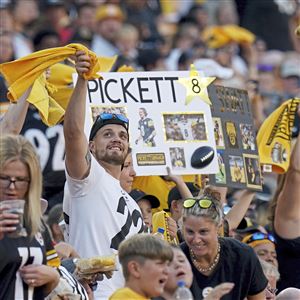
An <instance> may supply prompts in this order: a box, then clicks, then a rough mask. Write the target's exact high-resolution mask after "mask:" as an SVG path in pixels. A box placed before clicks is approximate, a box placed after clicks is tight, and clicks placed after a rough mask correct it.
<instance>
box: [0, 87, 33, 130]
mask: <svg viewBox="0 0 300 300" xmlns="http://www.w3.org/2000/svg"><path fill="white" fill-rule="evenodd" d="M30 91H31V87H30V88H28V89H27V90H26V91H25V93H24V94H23V95H22V96H21V97H20V98H19V100H18V101H17V103H11V104H10V106H9V107H8V111H7V112H6V113H5V115H4V116H3V118H2V120H1V121H0V133H1V134H19V133H20V132H21V130H22V127H23V125H24V121H25V118H26V114H27V110H28V107H29V103H28V102H27V98H28V96H29V94H30Z"/></svg>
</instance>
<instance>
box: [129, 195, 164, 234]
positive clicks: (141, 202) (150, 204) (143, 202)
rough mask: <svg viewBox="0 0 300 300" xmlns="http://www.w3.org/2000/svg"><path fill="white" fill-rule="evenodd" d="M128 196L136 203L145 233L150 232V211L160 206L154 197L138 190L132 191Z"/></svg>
mask: <svg viewBox="0 0 300 300" xmlns="http://www.w3.org/2000/svg"><path fill="white" fill-rule="evenodd" d="M129 195H130V196H131V197H132V198H133V199H134V200H135V201H136V203H137V204H138V206H139V207H140V209H141V212H142V216H143V219H144V223H145V225H146V228H145V232H152V209H153V208H158V207H159V206H160V202H159V200H158V199H157V198H156V197H155V196H153V195H147V194H145V193H144V192H143V191H141V190H138V189H135V190H132V191H131V192H130V193H129Z"/></svg>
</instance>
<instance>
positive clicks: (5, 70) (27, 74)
mask: <svg viewBox="0 0 300 300" xmlns="http://www.w3.org/2000/svg"><path fill="white" fill-rule="evenodd" d="M79 50H81V51H84V52H86V53H87V54H89V55H90V57H91V69H90V71H89V72H88V73H86V74H84V77H85V79H93V78H98V77H100V75H98V74H97V72H99V71H100V61H99V60H98V57H97V55H96V54H95V53H94V52H92V51H90V50H88V48H86V47H85V46H83V45H81V44H69V45H67V46H65V47H57V48H50V49H46V50H41V51H38V52H34V53H32V54H30V55H27V56H25V57H23V58H20V59H18V60H15V61H12V62H8V63H4V64H1V65H0V72H1V73H2V74H3V75H4V78H5V80H6V81H7V83H8V85H9V88H8V91H9V92H8V95H7V96H8V99H9V100H10V101H11V102H15V101H17V99H19V98H20V96H21V95H23V93H24V92H25V91H26V90H27V89H28V88H29V87H30V86H31V85H32V84H33V82H34V81H35V80H36V79H37V78H38V77H39V76H40V75H41V74H42V73H43V72H44V71H45V70H46V69H47V68H48V67H50V66H52V65H54V64H56V63H58V62H60V61H63V60H64V59H66V58H68V57H69V56H71V55H74V54H75V53H76V51H79Z"/></svg>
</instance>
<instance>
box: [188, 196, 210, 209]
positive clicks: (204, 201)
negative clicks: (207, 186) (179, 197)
mask: <svg viewBox="0 0 300 300" xmlns="http://www.w3.org/2000/svg"><path fill="white" fill-rule="evenodd" d="M196 203H198V205H199V206H200V207H201V208H204V209H207V208H210V207H211V206H212V204H213V202H212V200H211V199H208V198H202V199H194V198H188V199H186V200H184V202H183V207H184V208H191V207H193V206H194V205H195V204H196Z"/></svg>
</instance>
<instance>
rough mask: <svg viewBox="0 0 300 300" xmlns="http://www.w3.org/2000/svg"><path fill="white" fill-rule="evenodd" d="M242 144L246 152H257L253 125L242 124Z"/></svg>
mask: <svg viewBox="0 0 300 300" xmlns="http://www.w3.org/2000/svg"><path fill="white" fill-rule="evenodd" d="M240 130H241V135H242V144H243V149H244V150H255V149H256V148H255V134H254V131H253V125H252V124H244V123H241V124H240Z"/></svg>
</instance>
